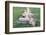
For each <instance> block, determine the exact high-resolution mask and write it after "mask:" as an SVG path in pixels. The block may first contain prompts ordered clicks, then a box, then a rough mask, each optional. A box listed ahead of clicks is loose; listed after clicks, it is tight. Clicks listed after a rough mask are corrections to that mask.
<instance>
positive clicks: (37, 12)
mask: <svg viewBox="0 0 46 35" xmlns="http://www.w3.org/2000/svg"><path fill="white" fill-rule="evenodd" d="M24 9H26V7H13V28H20V27H33V26H32V25H31V24H18V23H16V20H17V19H18V18H19V17H20V16H21V14H22V13H23V10H24ZM30 10H31V11H32V13H33V14H35V18H36V25H35V27H39V26H40V8H30Z"/></svg>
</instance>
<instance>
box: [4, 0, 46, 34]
mask: <svg viewBox="0 0 46 35" xmlns="http://www.w3.org/2000/svg"><path fill="white" fill-rule="evenodd" d="M9 3H22V4H38V5H43V9H44V10H43V12H44V13H43V14H44V15H43V20H44V21H43V23H44V24H43V30H40V31H23V32H9ZM32 32H45V3H36V2H19V1H5V34H16V33H32Z"/></svg>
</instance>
